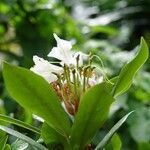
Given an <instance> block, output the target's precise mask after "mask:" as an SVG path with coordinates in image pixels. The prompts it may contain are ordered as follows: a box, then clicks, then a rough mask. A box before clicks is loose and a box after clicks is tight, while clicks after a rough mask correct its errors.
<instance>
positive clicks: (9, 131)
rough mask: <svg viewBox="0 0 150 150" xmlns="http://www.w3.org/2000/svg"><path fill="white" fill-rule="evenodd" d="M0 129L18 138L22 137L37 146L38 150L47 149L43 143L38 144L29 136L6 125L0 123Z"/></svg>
mask: <svg viewBox="0 0 150 150" xmlns="http://www.w3.org/2000/svg"><path fill="white" fill-rule="evenodd" d="M0 130H3V131H5V132H6V133H8V134H11V135H13V136H15V137H17V138H19V139H22V140H23V141H26V142H27V143H29V144H31V145H33V146H35V147H37V148H39V149H40V150H47V148H45V147H44V146H43V145H41V144H39V143H38V142H36V141H34V140H33V139H31V138H29V137H28V136H26V135H23V134H22V133H20V132H18V131H15V130H13V129H10V128H8V127H5V126H2V125H0Z"/></svg>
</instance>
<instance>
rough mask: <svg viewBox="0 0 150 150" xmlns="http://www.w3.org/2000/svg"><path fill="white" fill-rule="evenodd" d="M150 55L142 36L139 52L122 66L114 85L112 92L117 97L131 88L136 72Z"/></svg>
mask: <svg viewBox="0 0 150 150" xmlns="http://www.w3.org/2000/svg"><path fill="white" fill-rule="evenodd" d="M148 55H149V50H148V46H147V44H146V42H145V40H144V39H143V38H141V43H140V49H139V53H138V54H137V55H136V57H135V58H134V59H133V60H132V61H131V62H129V63H127V64H126V65H125V66H124V67H123V68H122V70H121V72H120V75H119V78H118V81H117V82H116V84H115V85H114V88H113V92H112V93H113V95H114V96H115V97H116V96H118V95H120V94H122V93H123V92H125V91H126V90H128V89H129V87H130V86H131V83H132V80H133V77H134V75H135V73H136V72H137V71H138V70H139V69H140V67H141V66H142V65H143V64H144V63H145V61H146V60H147V59H148Z"/></svg>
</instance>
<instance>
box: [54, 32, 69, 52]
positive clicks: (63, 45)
mask: <svg viewBox="0 0 150 150" xmlns="http://www.w3.org/2000/svg"><path fill="white" fill-rule="evenodd" d="M53 35H54V38H55V40H56V41H57V47H59V48H60V49H63V50H66V51H70V50H71V48H72V44H71V42H70V41H66V40H63V39H60V38H59V37H58V36H57V35H56V34H55V33H54V34H53Z"/></svg>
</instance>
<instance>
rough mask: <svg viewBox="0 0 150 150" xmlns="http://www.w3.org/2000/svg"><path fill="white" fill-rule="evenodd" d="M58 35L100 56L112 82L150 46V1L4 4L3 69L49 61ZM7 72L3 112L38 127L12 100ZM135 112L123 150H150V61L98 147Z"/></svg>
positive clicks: (0, 14)
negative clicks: (143, 42) (139, 50)
mask: <svg viewBox="0 0 150 150" xmlns="http://www.w3.org/2000/svg"><path fill="white" fill-rule="evenodd" d="M53 33H56V34H58V35H59V36H60V37H61V38H63V39H66V40H72V42H73V43H74V46H73V49H74V50H77V51H78V50H80V51H83V52H85V53H89V52H92V53H95V54H97V55H99V56H100V57H101V59H102V60H103V62H104V65H105V70H106V72H107V74H108V76H109V77H110V78H111V77H113V76H115V75H117V74H118V73H119V71H120V69H121V67H122V66H123V64H125V63H126V62H127V61H129V60H130V59H131V58H132V57H133V56H134V55H135V53H136V51H137V46H138V44H139V42H140V37H141V36H143V37H144V38H145V40H146V41H147V43H148V46H149V47H150V0H1V1H0V63H1V64H2V62H3V61H8V62H10V63H12V64H17V65H20V66H23V67H26V68H30V67H31V66H32V65H33V61H32V56H33V55H38V56H40V57H43V58H46V59H47V54H48V53H49V51H50V50H51V48H52V47H53V46H55V45H56V42H55V40H54V38H53ZM95 63H97V64H98V62H95ZM1 70H2V65H0V112H1V113H3V114H7V115H13V116H14V117H15V118H18V119H20V120H23V121H26V122H28V123H33V120H32V117H31V114H30V113H29V112H27V111H26V110H23V109H22V108H21V107H20V106H18V104H16V103H15V102H14V101H13V100H12V99H11V98H10V97H9V95H8V93H7V91H6V89H5V87H4V83H3V78H2V73H1ZM12 80H13V74H12ZM131 110H136V111H135V113H134V114H132V115H131V116H130V118H129V119H128V120H127V122H126V123H125V124H124V125H123V126H122V127H121V129H119V131H118V135H119V137H120V139H121V141H122V149H123V150H150V61H147V63H146V64H145V66H144V67H143V68H142V69H141V70H140V72H139V73H138V74H137V75H136V77H135V79H134V82H133V85H132V87H131V88H130V90H129V92H128V93H126V94H124V95H123V96H120V97H119V98H118V99H117V100H116V102H115V103H114V104H113V106H112V108H111V111H110V116H109V118H108V121H107V122H106V124H105V125H104V128H102V129H101V130H100V132H98V134H97V135H96V136H95V138H94V139H93V144H96V143H97V142H98V141H99V140H100V139H101V138H102V137H103V135H104V134H105V133H106V132H107V131H108V130H109V129H110V128H111V127H112V126H113V125H114V124H115V123H116V122H117V121H118V120H119V119H120V118H121V117H122V116H123V115H125V114H126V113H127V112H129V111H131ZM18 130H19V129H18Z"/></svg>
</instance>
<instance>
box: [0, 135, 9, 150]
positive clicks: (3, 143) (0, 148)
mask: <svg viewBox="0 0 150 150" xmlns="http://www.w3.org/2000/svg"><path fill="white" fill-rule="evenodd" d="M7 139H8V136H3V137H2V138H1V139H0V150H4V149H5V146H6V142H7Z"/></svg>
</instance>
